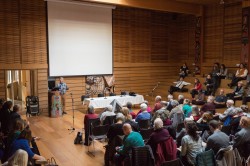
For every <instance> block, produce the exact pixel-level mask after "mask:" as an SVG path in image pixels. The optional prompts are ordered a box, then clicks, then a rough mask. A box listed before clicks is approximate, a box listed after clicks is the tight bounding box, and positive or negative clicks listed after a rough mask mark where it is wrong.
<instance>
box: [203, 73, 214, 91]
mask: <svg viewBox="0 0 250 166" xmlns="http://www.w3.org/2000/svg"><path fill="white" fill-rule="evenodd" d="M204 84H205V86H206V88H207V90H206V95H213V94H214V85H215V83H214V80H213V79H212V78H211V75H210V74H208V75H207V78H206V81H205V82H204Z"/></svg>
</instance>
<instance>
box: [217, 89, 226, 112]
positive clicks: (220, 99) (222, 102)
mask: <svg viewBox="0 0 250 166" xmlns="http://www.w3.org/2000/svg"><path fill="white" fill-rule="evenodd" d="M226 102H227V97H226V96H225V95H224V90H223V89H221V90H220V94H219V95H218V96H216V97H215V100H214V104H215V108H225V107H226Z"/></svg>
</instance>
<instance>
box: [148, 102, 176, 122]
mask: <svg viewBox="0 0 250 166" xmlns="http://www.w3.org/2000/svg"><path fill="white" fill-rule="evenodd" d="M161 104H162V107H161V109H159V110H158V111H156V112H155V114H154V116H153V118H152V119H151V121H152V122H154V121H155V119H156V118H161V120H162V121H163V123H164V126H166V125H171V122H170V120H169V110H167V106H168V102H166V101H161Z"/></svg>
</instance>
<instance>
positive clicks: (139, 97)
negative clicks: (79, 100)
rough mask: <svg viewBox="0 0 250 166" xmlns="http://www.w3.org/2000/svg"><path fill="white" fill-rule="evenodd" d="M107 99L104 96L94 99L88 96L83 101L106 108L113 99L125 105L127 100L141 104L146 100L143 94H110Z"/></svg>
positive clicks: (96, 106) (95, 106)
mask: <svg viewBox="0 0 250 166" xmlns="http://www.w3.org/2000/svg"><path fill="white" fill-rule="evenodd" d="M106 98H107V99H105V98H104V97H95V98H93V100H91V98H86V99H84V101H83V104H86V105H92V106H93V107H94V108H105V107H106V106H107V105H109V104H110V103H111V102H112V101H113V100H115V99H116V100H117V101H118V102H119V103H120V104H121V105H123V106H125V105H126V104H127V102H129V101H130V102H131V103H132V104H141V103H142V102H143V101H144V97H143V96H142V95H136V96H128V95H127V96H122V97H121V96H108V97H106Z"/></svg>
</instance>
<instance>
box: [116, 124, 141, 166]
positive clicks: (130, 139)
mask: <svg viewBox="0 0 250 166" xmlns="http://www.w3.org/2000/svg"><path fill="white" fill-rule="evenodd" d="M122 129H123V133H124V135H125V137H124V139H123V146H120V147H116V151H117V154H115V163H116V166H121V165H122V162H123V160H124V159H125V158H126V157H128V155H129V151H130V150H131V149H132V148H133V147H138V146H144V141H143V138H142V136H141V134H140V133H138V132H134V131H133V130H132V127H131V125H130V124H128V123H125V124H124V125H123V127H122Z"/></svg>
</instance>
